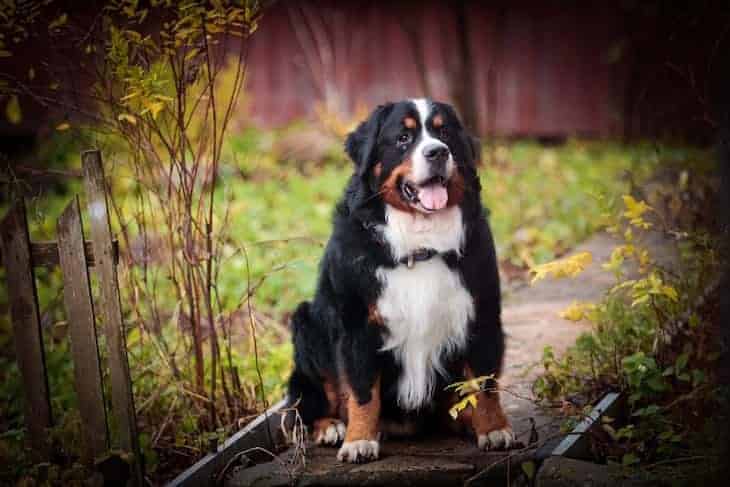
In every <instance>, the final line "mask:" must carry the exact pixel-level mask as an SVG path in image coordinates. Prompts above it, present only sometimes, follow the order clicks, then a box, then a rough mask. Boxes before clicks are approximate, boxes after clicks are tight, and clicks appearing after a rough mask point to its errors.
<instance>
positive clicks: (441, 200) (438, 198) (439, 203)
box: [400, 176, 449, 213]
mask: <svg viewBox="0 0 730 487" xmlns="http://www.w3.org/2000/svg"><path fill="white" fill-rule="evenodd" d="M447 182H448V181H447V180H446V178H445V177H443V176H434V177H432V178H429V179H427V180H426V181H424V182H423V183H421V184H416V183H414V182H412V181H407V180H405V179H403V181H402V182H401V186H400V190H401V194H402V195H403V198H404V199H405V200H406V201H407V202H408V203H410V204H411V206H413V207H415V208H417V209H419V210H422V211H424V212H426V213H431V212H434V211H438V210H441V209H443V208H445V207H446V204H447V203H448V201H449V193H448V191H447V190H446V183H447Z"/></svg>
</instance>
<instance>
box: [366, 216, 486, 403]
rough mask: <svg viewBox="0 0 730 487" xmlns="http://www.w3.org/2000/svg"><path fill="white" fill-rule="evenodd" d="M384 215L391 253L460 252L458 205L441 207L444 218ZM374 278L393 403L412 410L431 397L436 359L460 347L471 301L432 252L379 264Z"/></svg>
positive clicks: (441, 370) (470, 313)
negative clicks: (391, 360)
mask: <svg viewBox="0 0 730 487" xmlns="http://www.w3.org/2000/svg"><path fill="white" fill-rule="evenodd" d="M388 216H389V218H388V226H390V228H386V229H385V231H384V235H386V239H387V240H388V242H389V244H390V245H391V250H392V251H393V252H392V253H393V254H394V256H395V257H398V256H399V255H401V256H404V255H408V254H409V253H411V252H412V251H414V250H416V249H418V248H424V247H428V248H435V249H436V250H438V251H439V252H447V251H450V250H455V251H457V252H458V251H460V248H461V241H462V238H463V235H462V233H463V226H462V222H461V212H460V211H459V209H458V208H456V209H455V210H454V209H449V210H447V212H446V213H445V214H444V215H443V216H442V218H443V219H444V220H445V221H443V220H442V221H438V220H437V221H418V220H417V219H415V221H411V217H410V215H399V214H396V215H395V216H393V214H392V213H391V214H389V215H388ZM434 216H436V215H434ZM394 225H397V227H394ZM378 279H379V280H380V282H381V285H382V291H381V294H380V297H379V298H378V301H377V307H378V312H379V314H380V316H381V317H382V319H383V322H384V324H385V326H386V327H387V333H386V334H385V335H384V337H385V344H384V346H383V350H391V351H392V352H393V353H394V355H395V357H396V360H397V361H398V362H399V364H400V365H401V368H402V374H401V377H400V378H399V383H398V403H399V405H400V406H401V407H403V408H405V409H411V410H412V409H417V408H419V407H420V406H422V405H423V404H424V403H426V402H428V401H429V400H430V399H431V397H432V394H433V388H434V384H435V382H436V374H437V373H440V374H445V370H444V367H443V364H442V360H443V359H444V358H445V357H446V356H447V355H448V354H449V353H451V352H454V351H457V350H460V349H463V348H464V346H465V344H466V338H467V328H468V324H469V322H470V321H471V319H472V318H473V317H474V302H473V299H472V296H471V294H470V293H469V292H468V290H467V289H466V288H465V287H464V284H463V282H462V280H461V276H460V274H459V272H458V271H457V270H455V269H450V268H449V267H448V266H447V265H446V263H445V262H444V260H443V259H442V258H441V257H438V256H437V257H433V258H431V259H429V260H426V261H422V262H417V263H416V264H415V265H414V266H413V267H412V268H409V267H407V266H405V265H399V266H396V267H395V268H391V269H386V268H381V269H379V270H378Z"/></svg>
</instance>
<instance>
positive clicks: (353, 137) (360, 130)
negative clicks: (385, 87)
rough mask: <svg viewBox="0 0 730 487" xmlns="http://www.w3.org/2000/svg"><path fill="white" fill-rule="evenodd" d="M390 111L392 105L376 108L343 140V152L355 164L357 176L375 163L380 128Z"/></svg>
mask: <svg viewBox="0 0 730 487" xmlns="http://www.w3.org/2000/svg"><path fill="white" fill-rule="evenodd" d="M392 109H393V104H392V103H387V104H385V105H380V106H378V107H377V108H376V109H375V110H373V113H371V114H370V116H369V117H368V118H367V120H365V121H364V122H362V123H361V124H360V125H358V126H357V128H356V129H355V130H354V131H353V132H350V134H349V135H348V136H347V139H346V140H345V152H347V155H348V156H350V159H352V162H354V163H355V168H356V172H357V174H358V175H359V176H362V175H363V174H365V173H366V172H367V170H368V168H369V167H370V166H371V165H372V164H373V163H374V162H375V161H374V158H375V156H376V154H375V148H376V147H377V143H378V135H379V134H380V128H381V127H382V126H383V123H384V122H385V119H386V118H387V117H388V115H389V114H390V112H391V110H392Z"/></svg>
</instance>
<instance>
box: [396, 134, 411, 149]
mask: <svg viewBox="0 0 730 487" xmlns="http://www.w3.org/2000/svg"><path fill="white" fill-rule="evenodd" d="M411 141H413V135H412V134H411V133H410V132H403V133H402V134H400V135H399V136H398V141H397V144H398V145H400V146H403V145H406V144H410V143H411Z"/></svg>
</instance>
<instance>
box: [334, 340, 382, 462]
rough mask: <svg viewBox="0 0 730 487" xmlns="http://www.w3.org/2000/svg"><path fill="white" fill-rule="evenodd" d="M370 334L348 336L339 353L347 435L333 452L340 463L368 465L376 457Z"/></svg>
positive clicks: (375, 378) (376, 399) (376, 385)
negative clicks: (345, 406) (338, 448)
mask: <svg viewBox="0 0 730 487" xmlns="http://www.w3.org/2000/svg"><path fill="white" fill-rule="evenodd" d="M373 331H374V330H367V329H366V330H365V331H364V332H363V333H355V334H353V335H350V336H349V339H346V340H343V343H342V348H341V350H340V352H341V355H340V356H341V357H342V362H341V363H342V364H343V365H344V370H343V371H342V375H343V381H344V383H345V384H344V385H345V388H346V390H347V433H346V435H345V441H344V443H343V444H342V447H340V451H339V452H338V453H337V458H338V459H339V460H340V461H343V462H350V463H362V462H369V461H371V460H376V459H377V458H378V456H379V454H380V444H379V440H380V433H379V431H378V423H379V421H380V372H379V363H378V358H377V350H378V348H379V337H378V336H377V335H373V333H372V332H373ZM353 342H354V343H353Z"/></svg>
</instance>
